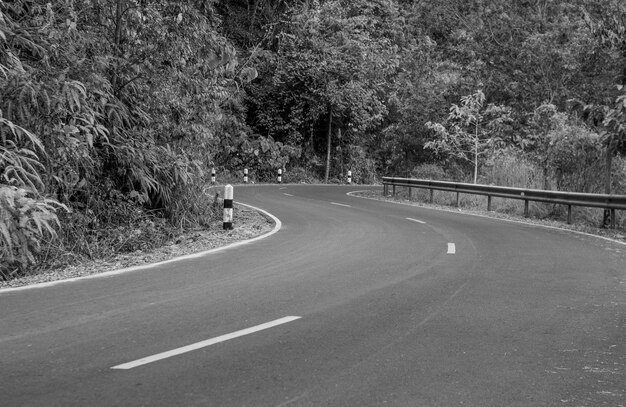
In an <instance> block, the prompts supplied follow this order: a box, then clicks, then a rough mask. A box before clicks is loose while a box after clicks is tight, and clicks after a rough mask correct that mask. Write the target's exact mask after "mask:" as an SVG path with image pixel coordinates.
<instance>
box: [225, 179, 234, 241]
mask: <svg viewBox="0 0 626 407" xmlns="http://www.w3.org/2000/svg"><path fill="white" fill-rule="evenodd" d="M224 230H233V186H232V185H230V184H229V185H226V186H225V187H224Z"/></svg>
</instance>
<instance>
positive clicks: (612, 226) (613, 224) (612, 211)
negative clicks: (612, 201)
mask: <svg viewBox="0 0 626 407" xmlns="http://www.w3.org/2000/svg"><path fill="white" fill-rule="evenodd" d="M615 220H616V219H615V209H611V229H615Z"/></svg>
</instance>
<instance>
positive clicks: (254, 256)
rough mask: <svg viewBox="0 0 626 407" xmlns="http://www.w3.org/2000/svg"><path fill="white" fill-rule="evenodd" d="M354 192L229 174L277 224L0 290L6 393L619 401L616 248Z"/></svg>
mask: <svg viewBox="0 0 626 407" xmlns="http://www.w3.org/2000/svg"><path fill="white" fill-rule="evenodd" d="M358 189H360V188H358V187H342V186H297V185H285V186H277V185H274V186H257V187H255V186H246V187H237V188H235V201H240V202H245V203H249V204H252V205H254V206H257V207H261V208H263V209H266V210H268V211H269V212H271V213H272V214H274V215H275V216H277V217H278V218H279V219H280V220H281V221H282V228H281V230H280V231H279V232H278V233H276V234H274V235H272V236H270V237H268V238H266V239H262V240H260V241H256V242H254V243H251V244H247V245H242V246H238V247H235V248H231V249H227V250H223V251H218V252H215V253H211V254H208V255H206V256H203V257H201V258H196V259H187V260H181V261H178V262H174V263H168V264H165V265H161V266H158V267H153V268H149V269H144V270H137V271H132V272H128V273H123V274H119V275H115V276H109V277H100V278H90V279H84V280H80V281H74V282H68V283H63V284H58V285H54V286H51V287H45V288H32V289H27V290H17V291H13V290H4V291H2V290H0V310H1V315H0V372H1V373H2V374H1V377H2V383H3V385H2V390H1V391H0V405H1V406H3V407H8V406H179V405H180V406H319V405H324V406H382V405H390V406H411V407H413V406H456V405H459V406H604V405H606V406H623V405H626V385H625V383H626V246H624V245H620V244H617V243H614V242H610V241H606V240H602V239H599V238H594V237H590V236H584V235H578V234H573V233H570V232H565V231H560V230H555V229H546V228H540V227H535V226H529V225H524V224H518V223H510V222H503V221H499V220H493V219H488V218H481V217H475V216H468V215H463V214H459V213H453V212H441V211H435V210H429V209H425V208H418V207H410V206H404V205H398V204H391V203H386V202H380V201H374V200H367V199H362V198H357V197H352V196H348V195H347V194H346V193H347V192H350V191H355V190H358ZM235 225H236V219H235ZM144 358H148V359H144Z"/></svg>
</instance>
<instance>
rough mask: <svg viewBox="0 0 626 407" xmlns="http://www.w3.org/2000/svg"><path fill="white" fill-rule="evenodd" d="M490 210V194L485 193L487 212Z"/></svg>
mask: <svg viewBox="0 0 626 407" xmlns="http://www.w3.org/2000/svg"><path fill="white" fill-rule="evenodd" d="M490 211H491V195H487V212H490Z"/></svg>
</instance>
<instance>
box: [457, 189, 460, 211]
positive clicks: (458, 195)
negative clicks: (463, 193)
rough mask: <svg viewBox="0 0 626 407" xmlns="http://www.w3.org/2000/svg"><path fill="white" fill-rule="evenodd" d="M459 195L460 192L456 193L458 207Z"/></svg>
mask: <svg viewBox="0 0 626 407" xmlns="http://www.w3.org/2000/svg"><path fill="white" fill-rule="evenodd" d="M459 195H460V193H459V192H457V193H456V207H457V208H458V207H459Z"/></svg>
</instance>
